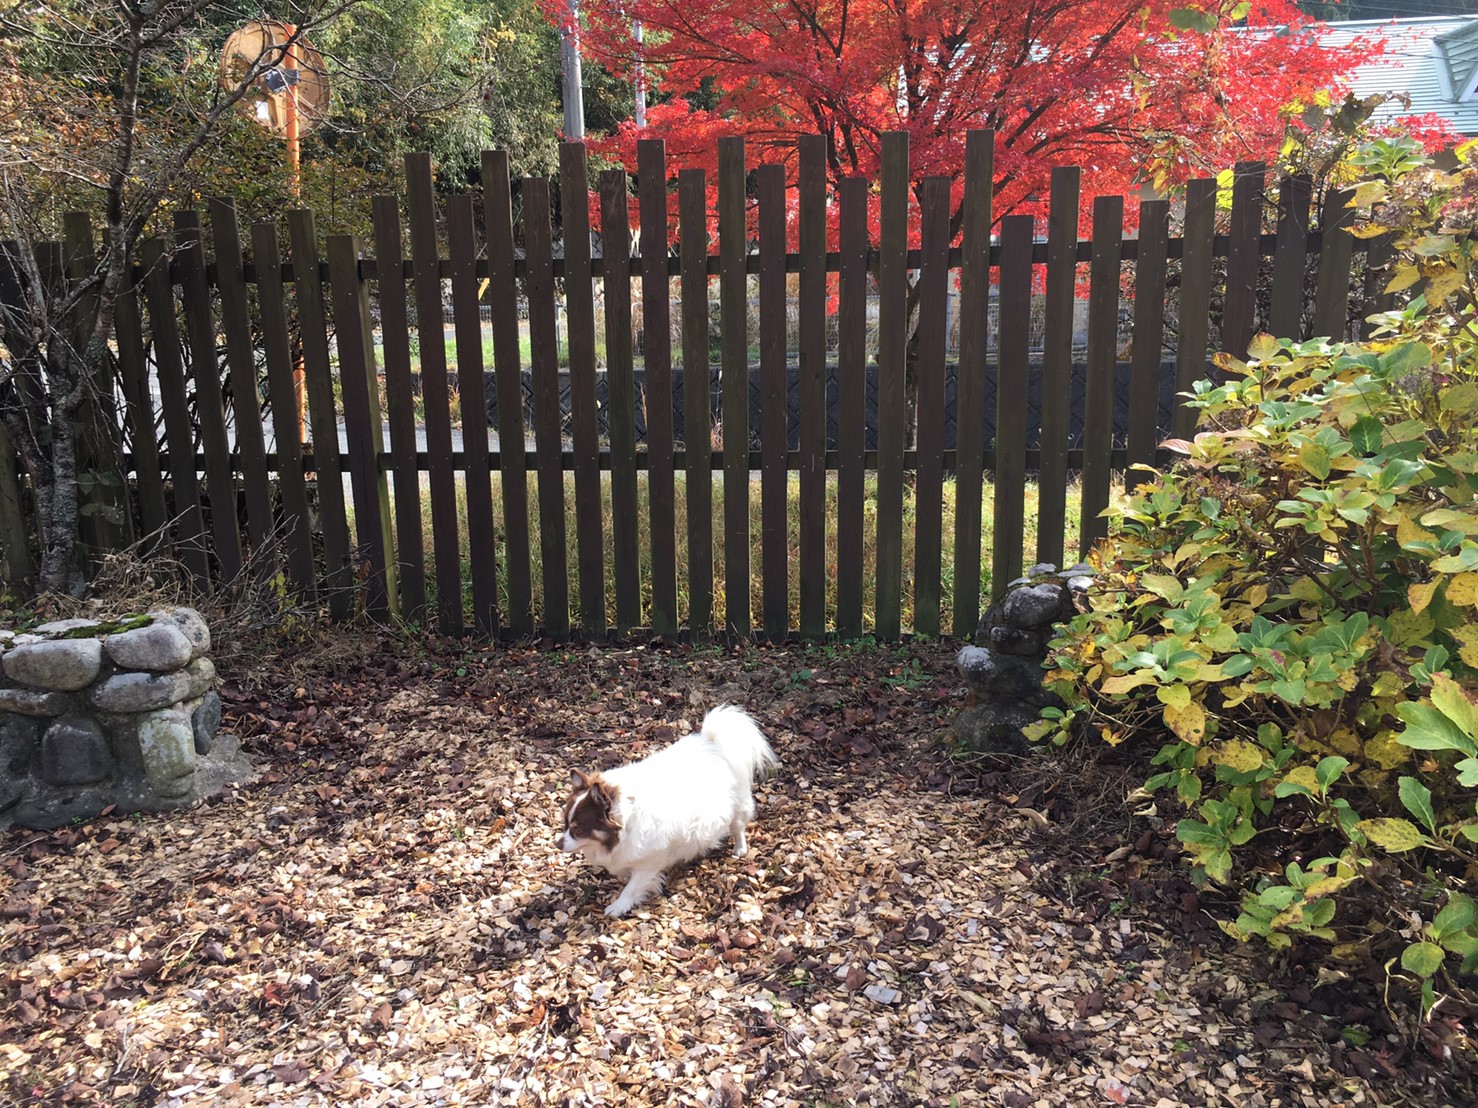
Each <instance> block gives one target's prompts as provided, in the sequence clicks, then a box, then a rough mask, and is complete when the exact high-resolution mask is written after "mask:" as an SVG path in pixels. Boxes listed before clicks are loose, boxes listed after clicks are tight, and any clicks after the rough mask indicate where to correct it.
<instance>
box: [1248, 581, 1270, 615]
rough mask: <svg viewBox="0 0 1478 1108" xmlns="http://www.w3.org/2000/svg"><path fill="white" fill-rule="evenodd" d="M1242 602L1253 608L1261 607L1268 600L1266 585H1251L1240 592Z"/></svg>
mask: <svg viewBox="0 0 1478 1108" xmlns="http://www.w3.org/2000/svg"><path fill="white" fill-rule="evenodd" d="M1242 600H1243V602H1244V603H1246V604H1249V605H1251V606H1252V608H1253V610H1256V609H1258V608H1261V607H1262V606H1263V605H1264V604H1266V603H1267V602H1268V587H1267V586H1266V585H1253V586H1252V588H1250V589H1248V590H1247V591H1246V592H1244V593H1243V594H1242Z"/></svg>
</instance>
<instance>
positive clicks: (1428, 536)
mask: <svg viewBox="0 0 1478 1108" xmlns="http://www.w3.org/2000/svg"><path fill="white" fill-rule="evenodd" d="M1436 537H1437V536H1436V535H1434V534H1432V532H1430V531H1428V530H1427V529H1426V528H1425V527H1423V526H1422V525H1421V524H1420V523H1418V522H1417V521H1416V520H1414V519H1412V518H1411V517H1410V516H1409V515H1406V514H1405V513H1404V512H1403V513H1402V515H1401V518H1400V519H1399V520H1397V521H1396V541H1397V542H1398V543H1400V544H1401V546H1402V547H1403V548H1406V547H1409V546H1411V545H1412V544H1413V543H1419V542H1432V541H1433V540H1434V539H1436Z"/></svg>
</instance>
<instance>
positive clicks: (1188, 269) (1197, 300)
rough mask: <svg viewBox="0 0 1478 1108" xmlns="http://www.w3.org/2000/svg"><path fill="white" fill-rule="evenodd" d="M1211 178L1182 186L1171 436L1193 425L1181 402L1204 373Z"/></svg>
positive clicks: (1193, 413)
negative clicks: (1183, 223)
mask: <svg viewBox="0 0 1478 1108" xmlns="http://www.w3.org/2000/svg"><path fill="white" fill-rule="evenodd" d="M1215 234H1216V181H1215V180H1214V179H1213V178H1210V177H1200V178H1197V179H1196V180H1194V181H1191V182H1190V183H1188V184H1187V185H1186V191H1185V229H1184V230H1183V231H1182V232H1181V247H1182V254H1181V261H1180V327H1179V329H1178V331H1177V335H1176V352H1175V391H1176V400H1175V415H1174V417H1173V418H1172V420H1171V428H1172V430H1173V432H1174V434H1175V437H1176V438H1180V439H1184V438H1189V437H1190V435H1191V433H1192V431H1194V430H1195V427H1196V411H1195V409H1194V408H1188V407H1186V403H1185V399H1184V397H1183V395H1182V394H1184V393H1188V392H1190V391H1191V386H1192V385H1193V384H1195V382H1197V381H1199V380H1201V379H1202V378H1203V377H1205V376H1206V351H1207V349H1208V347H1209V346H1210V342H1211V340H1210V334H1211V314H1210V313H1211V263H1212V261H1213V259H1214V257H1215V254H1214V248H1215V241H1214V236H1215Z"/></svg>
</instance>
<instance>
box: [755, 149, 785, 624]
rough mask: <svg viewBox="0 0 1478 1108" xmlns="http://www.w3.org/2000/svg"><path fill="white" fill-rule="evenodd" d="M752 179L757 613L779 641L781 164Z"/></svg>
mask: <svg viewBox="0 0 1478 1108" xmlns="http://www.w3.org/2000/svg"><path fill="white" fill-rule="evenodd" d="M754 182H755V192H756V194H757V197H758V200H759V254H760V257H759V263H760V271H759V309H760V597H761V598H760V611H761V614H762V619H763V622H764V627H765V637H766V638H767V639H769V640H770V641H771V642H779V641H781V640H783V639H784V638H785V636H786V633H787V631H788V630H789V622H790V564H789V563H790V524H789V519H788V516H789V505H788V504H787V499H788V497H787V490H786V485H787V483H788V482H789V480H790V474H789V467H788V464H787V462H786V458H785V454H786V446H787V441H788V437H789V427H788V425H789V412H790V400H789V397H788V396H787V381H786V377H787V374H788V372H789V367H788V366H787V365H786V362H787V353H788V352H787V350H786V318H785V314H786V313H785V300H786V296H785V293H786V288H785V167H784V166H782V165H762V166H760V167H759V168H758V169H756V170H755V171H754Z"/></svg>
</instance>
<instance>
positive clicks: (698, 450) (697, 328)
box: [677, 169, 713, 640]
mask: <svg viewBox="0 0 1478 1108" xmlns="http://www.w3.org/2000/svg"><path fill="white" fill-rule="evenodd" d="M677 181H678V186H677V188H678V219H679V224H680V232H681V247H680V249H681V253H682V298H683V446H684V448H685V450H686V452H687V454H686V456H687V476H686V480H687V495H688V627H689V630H690V631H691V632H692V635H693V637H694V638H695V639H700V640H701V639H707V638H709V637H710V636H711V635H712V633H713V394H712V391H711V388H710V374H709V370H708V191H707V190H708V182H707V177H706V175H705V173H704V172H703V170H701V169H684V170H682V171H681V172H680V173H679V174H678V178H677Z"/></svg>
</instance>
